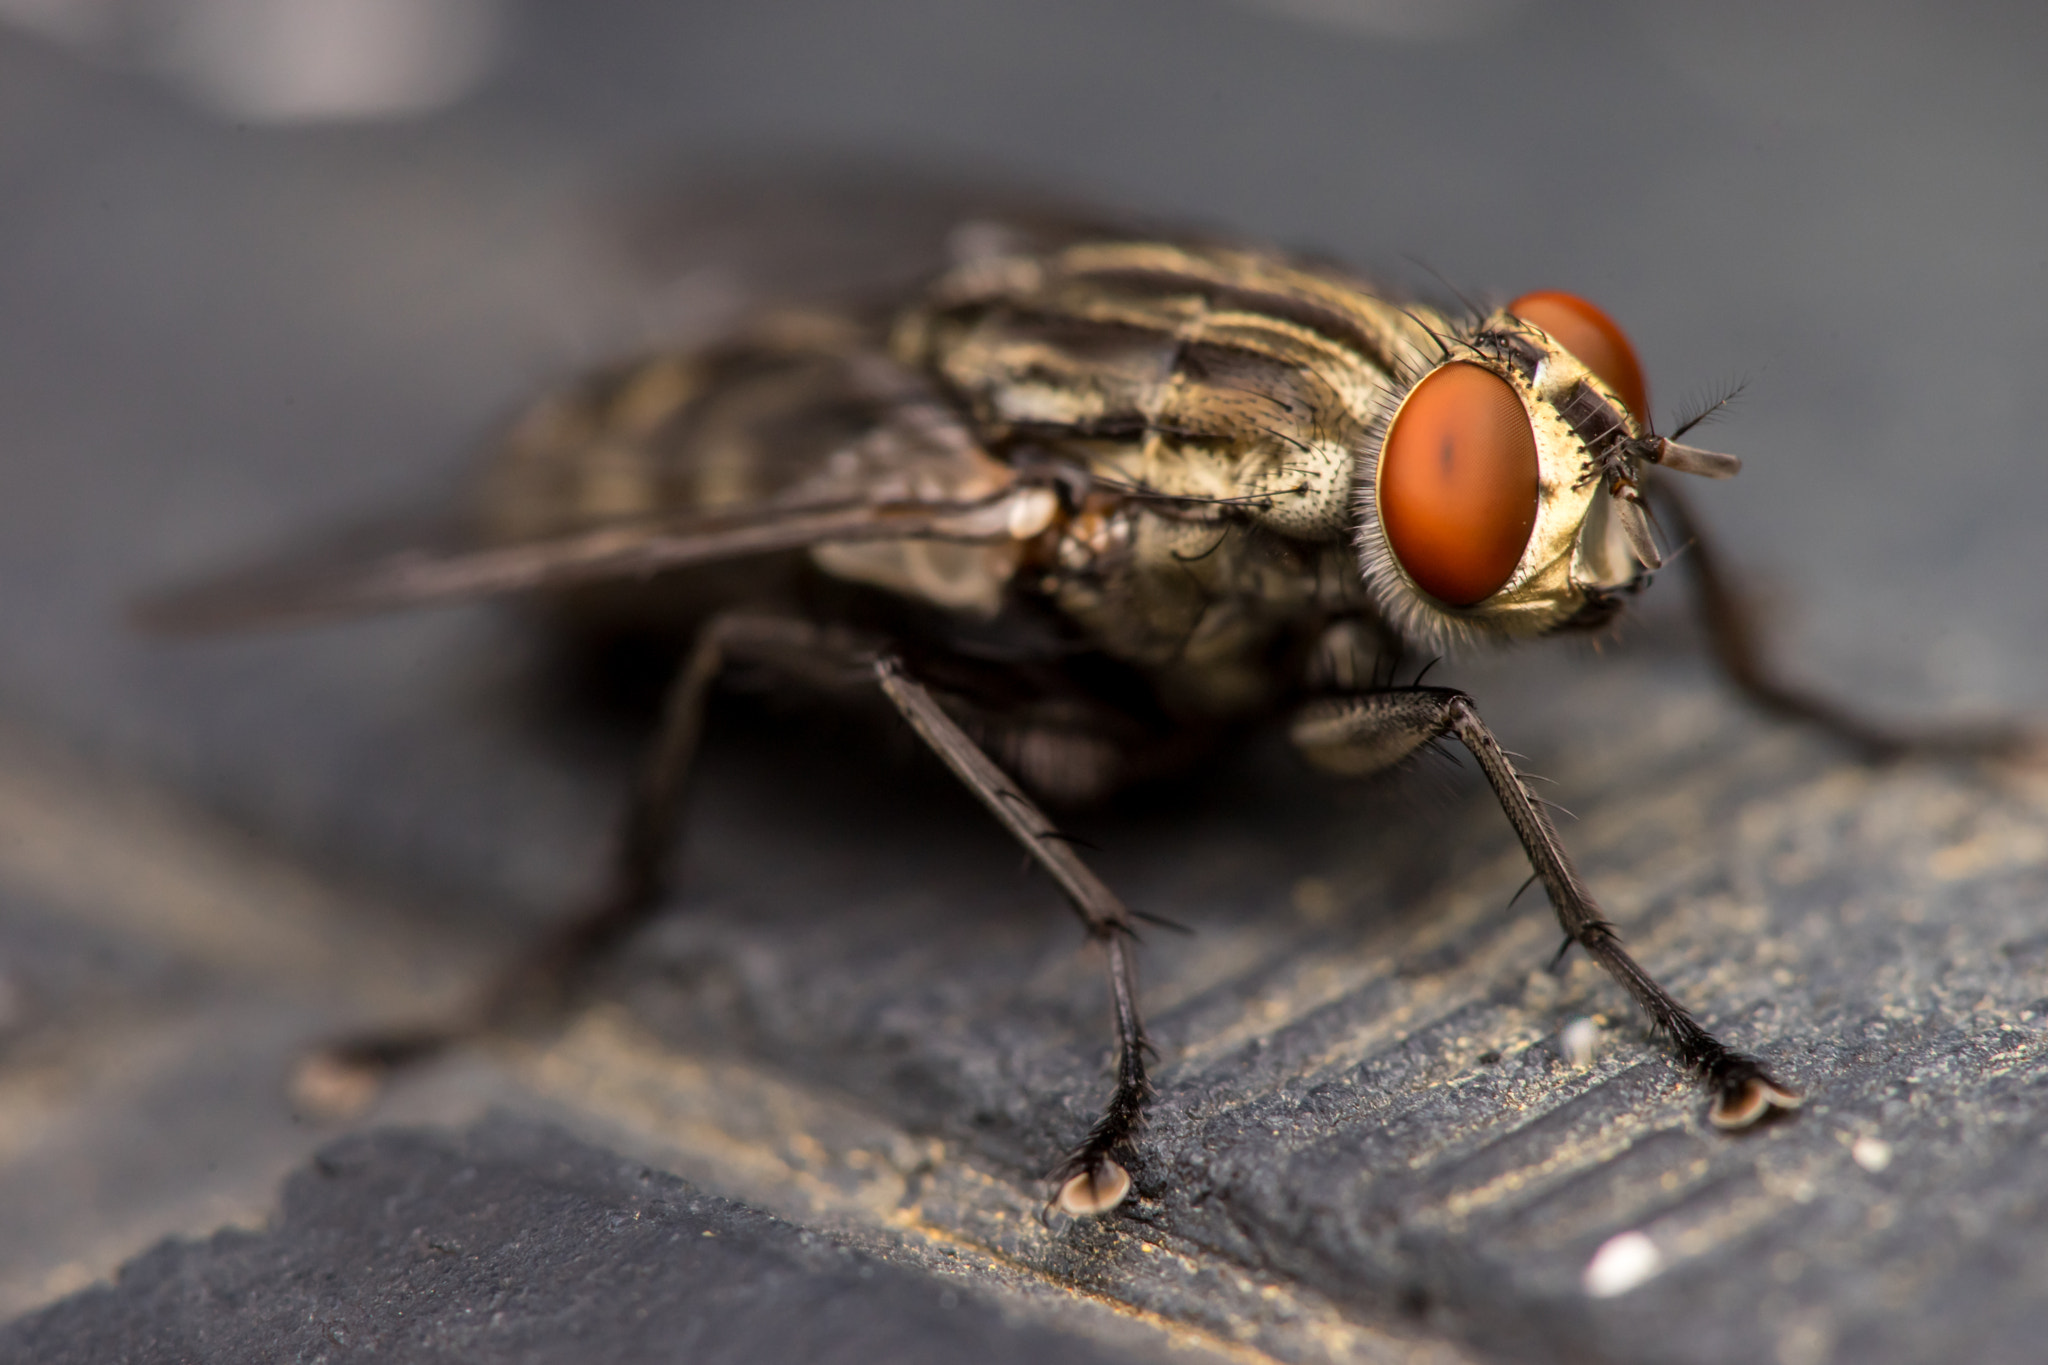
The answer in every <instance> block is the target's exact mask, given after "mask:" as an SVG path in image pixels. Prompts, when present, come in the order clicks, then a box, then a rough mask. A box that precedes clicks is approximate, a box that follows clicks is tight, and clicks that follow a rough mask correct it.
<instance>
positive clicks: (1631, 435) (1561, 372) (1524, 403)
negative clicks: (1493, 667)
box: [1357, 293, 1741, 647]
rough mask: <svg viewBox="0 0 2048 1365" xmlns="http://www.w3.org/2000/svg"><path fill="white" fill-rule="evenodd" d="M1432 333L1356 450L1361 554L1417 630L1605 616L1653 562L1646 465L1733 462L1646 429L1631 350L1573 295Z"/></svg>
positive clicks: (1533, 627) (1395, 612)
mask: <svg viewBox="0 0 2048 1365" xmlns="http://www.w3.org/2000/svg"><path fill="white" fill-rule="evenodd" d="M1439 342H1440V351H1439V354H1438V356H1437V357H1436V359H1435V363H1434V364H1432V365H1429V366H1427V367H1426V368H1424V369H1423V370H1422V371H1421V372H1420V374H1419V375H1418V377H1417V378H1416V380H1415V382H1414V383H1413V384H1411V385H1409V386H1408V388H1407V391H1406V393H1405V394H1404V395H1403V396H1401V397H1400V398H1399V400H1398V403H1397V405H1395V406H1394V407H1393V409H1392V411H1391V412H1390V413H1389V414H1388V415H1387V417H1386V420H1385V421H1383V422H1380V423H1376V424H1375V425H1374V429H1373V432H1372V434H1371V436H1370V438H1369V440H1368V450H1367V451H1366V455H1365V458H1363V459H1361V461H1360V464H1359V470H1360V476H1359V481H1358V501H1359V508H1358V513H1359V515H1358V519H1357V537H1358V551H1359V559H1360V563H1361V565H1362V567H1363V568H1364V571H1365V577H1366V581H1367V583H1368V584H1369V585H1370V587H1371V589H1372V591H1373V594H1374V596H1375V598H1376V599H1377V600H1378V601H1379V603H1380V605H1381V607H1382V608H1383V609H1384V610H1385V611H1386V613H1387V616H1388V618H1389V619H1390V620H1391V621H1392V622H1393V623H1394V624H1395V625H1396V627H1397V628H1398V629H1399V630H1400V631H1401V633H1402V634H1403V635H1404V636H1406V637H1408V638H1409V639H1411V640H1413V641H1416V642H1417V643H1422V644H1427V645H1431V646H1436V647H1449V646H1455V645H1459V644H1465V643H1476V642H1480V641H1485V640H1498V639H1510V638H1516V637H1528V636H1535V635H1543V634H1547V633H1549V632H1551V631H1555V630H1559V629H1562V628H1565V627H1569V626H1575V625H1584V624H1587V623H1589V622H1597V621H1599V620H1604V619H1606V618H1607V617H1608V616H1610V615H1612V613H1613V611H1614V609H1615V608H1616V606H1617V605H1618V602H1619V595H1620V594H1623V593H1626V592H1630V591H1632V590H1634V589H1635V588H1637V587H1639V586H1640V585H1641V583H1642V581H1643V578H1644V575H1645V574H1646V573H1647V572H1648V571H1649V570H1651V569H1655V568H1657V567H1658V566H1659V565H1660V564H1661V563H1662V562H1663V559H1662V555H1661V553H1660V552H1659V550H1658V548H1657V543H1656V540H1655V538H1654V537H1653V535H1652V534H1651V527H1650V521H1649V515H1648V512H1647V511H1646V510H1645V508H1644V506H1643V488H1642V479H1643V471H1644V469H1645V467H1646V466H1648V465H1652V464H1661V465H1664V466H1665V467H1667V468H1671V469H1676V470H1679V471H1682V472H1685V473H1691V474H1703V475H1707V476H1709V477H1712V478H1726V477H1728V476H1730V475H1732V474H1734V473H1736V472H1737V471H1738V470H1739V469H1740V468H1741V462H1740V461H1739V460H1737V459H1736V458H1735V457H1734V456H1731V455H1717V454H1714V453H1713V452H1711V451H1704V450H1699V449H1696V448H1694V447H1692V446H1684V445H1680V444H1678V442H1676V441H1673V440H1668V439H1666V438H1664V437H1661V436H1657V435H1655V434H1653V433H1652V432H1651V430H1650V425H1649V418H1648V412H1649V403H1648V390H1647V387H1646V386H1645V384H1644V382H1643V375H1642V368H1641V366H1640V365H1639V364H1638V362H1637V360H1636V356H1635V350H1634V348H1633V347H1631V346H1630V345H1629V342H1628V338H1627V337H1626V336H1625V335H1624V334H1623V333H1622V331H1621V329H1620V328H1619V327H1617V326H1616V325H1615V323H1614V321H1613V319H1611V318H1609V317H1608V316H1607V315H1606V314H1605V313H1603V312H1601V311H1600V310H1599V309H1598V308H1596V307H1594V306H1593V305H1592V304H1590V303H1587V302H1586V301H1585V300H1584V299H1580V298H1578V297H1576V296H1574V295H1571V294H1559V293H1539V294H1525V295H1523V296H1522V297H1521V298H1518V299H1516V300H1515V301H1514V302H1513V303H1510V304H1509V305H1508V306H1507V307H1505V308H1503V309H1500V310H1499V311H1497V312H1495V313H1494V314H1493V315H1492V316H1490V317H1488V318H1486V319H1485V320H1484V321H1482V322H1481V323H1480V324H1479V325H1478V326H1477V327H1476V328H1473V329H1472V330H1470V331H1468V332H1464V333H1461V334H1459V335H1456V336H1450V337H1442V338H1439Z"/></svg>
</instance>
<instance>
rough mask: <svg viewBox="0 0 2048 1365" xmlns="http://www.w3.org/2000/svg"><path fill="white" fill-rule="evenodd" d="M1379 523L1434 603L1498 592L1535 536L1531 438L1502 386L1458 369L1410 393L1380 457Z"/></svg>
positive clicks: (1473, 368) (1482, 372)
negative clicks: (1532, 535) (1533, 533)
mask: <svg viewBox="0 0 2048 1365" xmlns="http://www.w3.org/2000/svg"><path fill="white" fill-rule="evenodd" d="M1539 325H1540V324H1539ZM1379 514H1380V525H1381V526H1382V527H1384V528H1385V530H1386V533H1387V545H1388V547H1389V548H1391V549H1392V550H1393V552H1394V557H1395V558H1396V559H1398V560H1400V561H1401V567H1402V568H1403V569H1406V570H1407V571H1408V576H1409V577H1410V578H1412V579H1413V580H1415V583H1416V586H1418V587H1420V588H1421V589H1422V590H1423V591H1424V592H1426V593H1428V594H1429V595H1430V596H1431V597H1434V598H1436V599H1437V600H1438V601H1440V602H1447V603H1449V604H1450V605H1452V606H1454V607H1469V606H1471V605H1472V604H1473V603H1475V602H1481V601H1484V600H1485V599H1487V598H1489V597H1491V596H1493V594H1494V593H1496V592H1498V591H1500V589H1501V587H1502V586H1503V585H1504V584H1506V582H1507V581H1508V578H1509V577H1510V576H1511V575H1513V573H1514V571H1515V565H1517V564H1519V563H1520V562H1521V560H1522V551H1523V549H1524V548H1526V547H1527V546H1528V544H1529V533H1530V532H1531V531H1532V530H1534V529H1535V527H1536V433H1535V432H1534V431H1533V430H1531V429H1530V427H1529V417H1528V414H1527V413H1526V412H1524V411H1523V409H1522V400H1521V399H1520V398H1519V397H1517V396H1516V394H1515V391H1514V389H1512V388H1511V387H1509V385H1508V382H1507V381H1506V380H1504V379H1502V378H1501V377H1500V376H1499V375H1497V374H1495V373H1493V372H1492V371H1491V370H1486V369H1482V368H1480V367H1479V366H1477V365H1468V364H1464V363H1454V364H1450V365H1443V366H1439V367H1438V368H1437V369H1435V370H1432V371H1431V372H1430V373H1429V374H1428V375H1426V376H1425V377H1424V378H1423V380H1422V382H1421V383H1419V384H1417V385H1416V386H1415V387H1414V388H1413V389H1411V390H1410V391H1409V393H1408V397H1407V399H1406V401H1404V402H1403V403H1402V404H1401V409H1400V411H1399V412H1396V413H1395V414H1394V420H1393V422H1392V423H1391V424H1390V425H1389V426H1388V428H1387V441H1386V446H1385V448H1384V449H1382V450H1381V452H1380V467H1379Z"/></svg>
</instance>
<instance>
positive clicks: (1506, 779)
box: [1292, 687, 1799, 1128]
mask: <svg viewBox="0 0 2048 1365" xmlns="http://www.w3.org/2000/svg"><path fill="white" fill-rule="evenodd" d="M1446 735H1448V736H1450V737H1451V738H1453V739H1456V740H1457V741H1458V742H1459V743H1460V744H1463V745H1464V746H1465V747H1466V748H1467V749H1469V750H1470V751H1471V753H1472V756H1473V757H1474V758H1476V759H1478V760H1479V767H1480V770H1481V771H1482V772H1484V773H1485V774H1486V780H1487V782H1488V783H1490V784H1491V785H1492V787H1493V791H1494V795H1496V796H1497V797H1499V798H1500V804H1501V809H1502V810H1504V811H1506V812H1507V817H1508V823H1509V824H1511V825H1513V826H1514V828H1515V834H1516V836H1517V837H1519V838H1520V839H1521V841H1522V848H1523V849H1524V850H1525V851H1526V852H1527V853H1528V855H1529V862H1530V865H1531V866H1532V867H1534V868H1535V870H1536V876H1537V877H1538V879H1540V880H1541V881H1542V883H1543V889H1544V890H1545V891H1547V892H1548V893H1549V894H1550V903H1551V905H1552V906H1553V907H1554V908H1555V909H1556V911H1557V918H1558V922H1559V923H1560V924H1562V925H1563V926H1564V931H1565V933H1566V935H1567V936H1568V937H1569V938H1570V939H1571V941H1572V942H1574V943H1576V944H1578V945H1579V946H1580V947H1582V948H1584V949H1585V950H1586V952H1587V953H1588V954H1589V955H1591V957H1592V958H1593V960H1594V961H1596V962H1598V963H1599V964H1600V965H1601V966H1602V967H1604V968H1606V969H1607V972H1608V974H1609V975H1610V976H1612V977H1613V978H1614V979H1615V980H1617V981H1619V982H1620V983H1621V984H1622V985H1623V986H1625V987H1626V988H1627V989H1628V993H1629V994H1630V995H1632V996H1634V997H1635V999H1636V1003H1637V1004H1639V1005H1641V1006H1642V1007H1643V1009H1644V1011H1645V1012H1647V1013H1648V1014H1649V1016H1650V1018H1651V1020H1652V1021H1653V1022H1654V1023H1655V1024H1656V1026H1657V1027H1658V1028H1659V1029H1661V1030H1662V1031H1663V1032H1664V1033H1665V1034H1666V1035H1667V1036H1668V1037H1669V1038H1670V1039H1671V1042H1672V1046H1673V1047H1675V1048H1676V1049H1677V1050H1678V1055H1679V1056H1680V1057H1681V1058H1682V1059H1683V1060H1684V1061H1685V1063H1686V1065H1688V1066H1690V1067H1691V1068H1692V1069H1693V1070H1694V1071H1695V1072H1696V1073H1697V1074H1698V1075H1699V1077H1700V1079H1701V1080H1702V1081H1704V1082H1705V1083H1706V1085H1707V1087H1708V1088H1709V1089H1710V1090H1711V1091H1712V1092H1713V1095H1714V1105H1713V1108H1712V1110H1711V1111H1710V1112H1709V1115H1708V1117H1709V1118H1711V1119H1712V1121H1713V1123H1714V1125H1715V1126H1716V1127H1719V1128H1743V1127H1747V1126H1748V1125H1750V1124H1752V1123H1755V1122H1756V1121H1757V1120H1758V1119H1760V1118H1762V1117H1763V1116H1764V1115H1765V1114H1767V1113H1769V1112H1770V1111H1771V1110H1772V1109H1773V1108H1781V1109H1790V1108H1794V1107H1796V1106H1797V1105H1798V1103H1799V1097H1798V1095H1797V1094H1796V1093H1795V1092H1793V1091H1791V1090H1788V1089H1787V1088H1786V1087H1785V1086H1783V1085H1782V1084H1780V1083H1779V1082H1778V1081H1777V1080H1776V1079H1775V1078H1774V1077H1773V1076H1772V1075H1771V1073H1770V1072H1769V1071H1768V1070H1766V1069H1765V1068H1764V1066H1763V1064H1762V1063H1761V1062H1759V1061H1757V1060H1756V1059H1755V1058H1753V1057H1747V1056H1744V1055H1743V1054H1742V1053H1740V1052H1736V1051H1734V1050H1732V1049H1731V1048H1729V1047H1727V1046H1725V1045H1724V1044H1723V1043H1722V1042H1721V1041H1720V1040H1719V1039H1717V1038H1715V1037H1714V1036H1713V1035H1712V1034H1711V1033H1708V1032H1707V1031H1706V1030H1705V1029H1703V1028H1701V1027H1700V1025H1699V1023H1698V1021H1696V1020H1695V1019H1694V1018H1693V1017H1692V1015H1691V1014H1690V1013H1689V1012H1687V1010H1686V1008H1685V1007H1684V1006H1683V1005H1681V1004H1679V1003H1678V1001H1677V1000H1675V999H1673V998H1672V996H1671V994H1670V992H1668V991H1666V990H1665V989H1664V988H1663V987H1662V986H1660V985H1658V984H1657V982H1656V981H1655V980H1654V979H1653V978H1652V977H1651V976H1650V974H1649V973H1648V972H1646V971H1644V970H1643V969H1642V967H1641V966H1639V965H1638V964H1637V963H1636V960H1635V959H1634V958H1632V957H1630V956H1629V955H1628V953H1627V952H1626V951H1625V950H1624V949H1623V948H1622V946H1621V940H1620V939H1619V938H1618V937H1617V936H1616V934H1615V932H1614V926H1613V925H1611V924H1609V923H1608V922H1607V921H1606V919H1605V918H1603V917H1602V916H1601V914H1600V907H1599V905H1598V904H1596V903H1595V902H1594V900H1593V893H1592V892H1590V891H1588V890H1587V889H1586V884H1585V883H1584V882H1583V881H1581V880H1580V878H1579V873H1578V869H1577V868H1575V867H1573V866H1572V861H1571V857H1570V855H1569V854H1567V853H1566V852H1565V850H1564V844H1563V842H1562V841H1560V840H1559V839H1558V837H1557V830H1556V829H1555V827H1553V826H1552V825H1551V823H1550V817H1549V816H1548V815H1547V814H1545V813H1544V810H1543V806H1542V804H1541V803H1540V802H1538V801H1537V800H1536V799H1535V798H1534V797H1533V796H1531V795H1530V794H1529V789H1528V787H1527V786H1526V785H1525V784H1524V783H1523V781H1522V778H1521V774H1519V773H1517V772H1516V771H1515V768H1514V765H1513V764H1512V763H1510V762H1508V758H1507V755H1506V754H1504V753H1502V752H1501V748H1500V745H1499V743H1498V742H1496V741H1495V739H1494V737H1493V733H1492V731H1490V730H1488V729H1487V728H1486V722H1485V721H1483V720H1481V719H1480V718H1479V708H1478V707H1477V706H1475V705H1474V704H1473V701H1472V698H1470V697H1468V696H1466V695H1465V694H1464V693H1463V692H1459V691H1457V690H1455V689H1453V688H1448V687H1401V688H1391V689H1388V690H1386V691H1380V692H1369V693H1366V694H1364V695H1361V696H1356V697H1345V698H1341V699H1337V700H1333V701H1325V702H1316V703H1312V704H1311V705H1309V706H1308V707H1306V708H1304V709H1303V710H1302V712H1301V713H1300V714H1299V715H1298V716H1297V717H1296V718H1295V721H1294V725H1293V731H1292V737H1293V740H1294V743H1295V745H1296V746H1297V747H1298V748H1300V749H1301V750H1302V752H1303V753H1304V754H1305V755H1306V756H1307V757H1308V758H1309V759H1310V760H1311V761H1313V762H1315V763H1317V764H1319V765H1321V766H1323V767H1327V768H1330V769H1333V770H1335V771H1337V772H1342V773H1348V774H1363V773H1367V772H1373V771H1377V770H1379V769H1382V768H1386V767H1389V766H1391V765H1393V764H1395V763H1398V762H1400V761H1401V760H1402V759H1404V758H1406V757H1407V756H1408V755H1410V754H1412V753H1414V752H1415V751H1416V750H1417V749H1419V748H1421V747H1422V746H1423V745H1425V744H1427V743H1429V742H1430V741H1431V740H1434V739H1440V738H1442V737H1444V736H1446Z"/></svg>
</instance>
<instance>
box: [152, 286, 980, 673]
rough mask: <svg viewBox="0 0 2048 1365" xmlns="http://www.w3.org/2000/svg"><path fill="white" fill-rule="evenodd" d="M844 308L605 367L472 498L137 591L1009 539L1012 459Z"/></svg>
mask: <svg viewBox="0 0 2048 1365" xmlns="http://www.w3.org/2000/svg"><path fill="white" fill-rule="evenodd" d="M872 341H873V338H872V337H870V336H869V335H867V334H866V333H865V332H864V331H863V330H862V329H861V328H860V327H859V326H857V325H855V324H853V323H850V322H848V321H846V320H845V319H843V318H836V317H829V316H810V315H781V316H778V317H775V318H770V319H764V320H763V321H762V323H761V324H759V325H758V326H757V327H756V328H755V329H754V330H753V332H752V334H751V335H749V336H747V337H745V338H741V339H736V340H734V341H732V342H729V343H727V344H725V345H722V346H720V347H716V348H710V349H706V350H702V351H697V352H666V353H660V354H656V355H652V356H649V357H646V358H644V359H642V360H640V361H637V362H634V363H632V364H628V365H623V366H619V367H615V368H614V369H611V370H607V371H604V372H602V373H600V374H596V375H592V376H590V377H589V378H587V379H585V380H584V381H583V382H581V383H579V384H577V385H575V386H573V387H571V388H570V389H568V390H566V391H564V392H562V393H559V394H555V395H552V396H550V397H549V398H547V399H545V400H543V401H542V402H540V403H539V404H537V405H536V406H535V407H534V408H533V409H532V410H531V411H530V412H529V413H528V414H527V415H526V416H525V417H524V418H523V419H521V420H520V421H519V422H518V423H516V424H515V425H514V426H513V428H512V429H511V431H510V432H509V433H508V434H507V436H506V438H505V439H504V441H503V442H502V443H501V445H500V448H499V450H498V452H497V454H496V455H495V457H494V459H493V460H492V462H491V463H490V465H489V467H488V468H487V470H486V472H485V477H484V479H483V481H482V486H481V489H480V492H479V496H478V498H477V500H476V503H475V505H474V507H472V508H471V509H468V510H466V511H464V512H463V513H461V514H459V515H456V516H452V517H448V518H446V519H443V520H441V521H439V522H422V521H420V520H418V519H414V520H413V521H411V522H410V523H409V524H402V525H400V526H398V527H396V528H394V529H384V530H372V531H369V532H364V531H352V532H350V533H347V534H345V535H341V536H337V537H330V538H327V539H325V540H324V541H322V542H321V543H320V544H319V545H317V546H316V547H315V548H314V549H312V550H310V551H306V552H301V553H295V554H292V555H289V556H286V557H283V558H280V559H275V560H270V561H266V562H263V563H259V564H256V565H253V566H248V567H244V568H238V569H233V570H230V571H228V572H226V573H224V574H220V575H217V576H213V577H209V578H206V579H203V580H201V581H199V582H196V583H192V584H188V585H184V586H180V587H174V588H172V589H170V590H169V591H166V592H162V593H158V594H155V595H152V596H150V597H148V598H146V599H145V600H143V601H142V602H140V603H138V604H137V606H136V608H135V612H134V616H135V619H136V620H137V622H138V623H139V624H140V625H142V626H143V627H144V628H146V629H150V630H153V631H158V632H169V633H180V634H190V633H202V632H214V631H226V630H242V629H253V628H260V627H274V626H286V625H296V624H305V623H311V622H316V621H321V620H327V619H332V618H335V617H341V616H350V615H362V614H367V613H373V612H379V611H387V610H392V609H396V608H402V607H412V606H420V605H426V604H431V603H437V602H448V601H455V600H461V599H468V598H478V597H488V596H493V595H499V594H505V593H517V592H528V591H533V590H537V589H546V588H554V587H567V586H573V585H581V584H592V583H602V582H608V581H620V580H635V579H644V578H648V577H651V576H653V575H655V574H659V573H664V572H667V571H671V570H676V569H682V568H687V567H689V566H692V565H702V564H709V563H714V562H717V561H723V560H734V559H742V558H746V557H748V556H757V555H767V554H772V553H775V552H779V551H789V550H796V549H802V548H805V547H809V546H816V545H822V544H826V543H830V542H859V541H877V540H904V539H915V538H932V539H940V540H967V541H975V540H986V539H998V538H1001V537H1003V536H1005V535H1006V534H1007V531H1006V528H1007V527H1008V526H1009V525H1010V524H1011V511H1010V508H1009V506H1008V500H1009V499H1010V498H1012V497H1013V496H1014V495H1015V494H1016V493H1017V492H1018V491H1019V489H1018V484H1017V480H1016V475H1015V473H1014V471H1012V470H1011V469H1010V468H1009V467H1008V466H1007V465H1004V464H1003V463H1001V462H1000V461H998V460H996V459H994V458H993V457H991V456H989V455H988V454H986V453H985V452H984V451H983V450H982V449H981V447H980V445H979V443H978V442H977V441H976V440H975V438H974V436H973V434H972V433H971V432H970V431H969V430H968V428H967V427H966V425H965V424H964V422H963V420H962V419H961V418H960V417H959V416H958V415H957V414H956V413H955V412H954V410H953V409H952V408H951V407H950V406H949V405H947V404H946V403H945V402H943V401H942V400H941V399H940V398H939V397H938V396H937V395H936V394H935V393H934V392H933V391H932V390H931V388H930V387H929V385H927V384H926V383H925V381H923V380H922V379H921V378H920V377H918V376H916V375H913V374H910V373H908V372H906V371H904V370H902V369H901V368H900V367H897V366H895V365H894V364H893V363H892V362H890V361H888V360H887V359H886V358H885V357H883V356H882V355H881V354H880V353H879V352H878V351H876V350H874V349H872V345H871V343H872Z"/></svg>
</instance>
